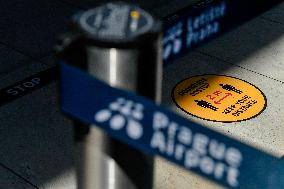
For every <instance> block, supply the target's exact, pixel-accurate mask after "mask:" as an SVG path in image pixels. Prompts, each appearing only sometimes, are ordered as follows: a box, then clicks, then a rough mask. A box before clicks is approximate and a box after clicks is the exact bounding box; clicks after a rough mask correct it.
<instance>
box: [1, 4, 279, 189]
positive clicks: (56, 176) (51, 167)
mask: <svg viewBox="0 0 284 189" xmlns="http://www.w3.org/2000/svg"><path fill="white" fill-rule="evenodd" d="M101 2H102V1H101ZM140 2H142V1H140ZM161 2H162V1H153V2H150V1H149V3H144V1H143V3H141V4H142V6H144V7H145V8H148V9H150V10H152V12H153V14H155V15H156V16H157V17H161V16H165V15H167V14H169V13H171V12H173V11H174V10H175V9H176V10H177V9H179V8H180V7H184V6H186V5H188V4H190V2H188V1H185V0H184V1H179V2H178V3H176V2H174V1H169V4H165V3H161ZM192 2H193V1H192ZM98 3H99V2H97V1H96V2H92V1H91V0H84V1H80V3H78V1H71V0H61V1H48V0H40V3H39V1H35V0H26V1H20V0H13V1H1V2H0V9H1V14H2V15H3V14H4V15H5V16H2V17H1V18H0V36H1V38H0V54H1V56H0V78H1V82H0V88H3V87H5V86H8V85H10V84H12V83H14V82H16V81H18V80H21V79H23V78H25V77H27V76H29V75H32V74H35V73H37V72H39V71H42V70H45V69H47V68H49V67H51V66H53V65H54V64H55V63H54V58H53V49H52V46H53V45H54V43H55V37H56V35H57V34H58V33H61V32H64V31H65V30H66V28H67V24H68V20H69V17H70V15H72V14H73V13H74V12H75V11H77V10H80V9H84V8H86V7H88V6H89V5H97V4H98ZM157 5H159V6H160V5H161V6H160V8H159V9H154V8H153V7H157ZM153 9H154V10H153ZM46 31H48V32H46ZM202 74H222V75H230V76H233V77H237V78H240V79H243V80H246V81H248V82H250V83H252V84H253V85H255V86H257V87H258V88H259V89H260V90H261V91H262V92H263V93H264V94H265V96H266V98H267V107H266V109H265V110H264V112H262V113H261V114H260V115H258V116H257V117H255V118H253V119H250V120H247V121H243V122H238V123H218V122H211V121H204V120H202V119H199V118H196V117H193V116H190V115H188V114H185V113H183V112H181V111H180V110H179V109H178V108H177V107H176V106H175V105H174V104H173V102H172V99H171V91H172V89H173V88H174V86H175V85H176V84H177V83H178V82H180V81H181V80H183V79H185V78H188V77H190V76H194V75H202ZM283 85H284V4H283V3H282V4H280V5H278V6H277V7H275V8H274V9H272V10H270V11H268V12H266V13H264V14H263V15H261V16H259V17H257V18H255V19H254V20H252V21H249V22H248V23H246V24H244V25H242V26H241V27H239V28H237V29H235V30H233V31H232V32H230V33H227V34H225V35H223V36H222V37H220V38H218V39H215V40H213V41H211V42H210V43H208V44H206V45H204V46H202V47H200V48H198V49H195V50H194V51H192V52H191V53H189V54H187V55H186V56H183V57H182V58H180V59H178V60H176V61H175V62H173V64H171V65H169V66H167V67H166V68H165V69H164V78H163V103H164V104H165V105H168V106H169V107H170V108H172V109H173V110H174V111H177V112H178V113H180V114H181V115H184V116H186V117H187V118H188V119H190V120H192V121H195V122H198V123H200V124H202V125H204V126H205V127H209V128H213V129H215V130H217V131H219V132H222V133H225V134H226V135H229V136H232V137H234V138H236V139H238V140H240V141H242V142H244V143H247V144H250V145H253V146H255V147H257V148H259V149H261V150H264V151H267V152H269V153H271V154H273V155H275V156H277V157H281V156H283V155H284V127H283V125H282V123H283V122H284V117H283V116H282V115H283V114H284V104H283V103H282V102H283V100H284V98H283V96H284V86H283ZM56 87H57V82H53V83H51V84H49V85H47V86H45V87H43V88H41V89H39V90H36V91H34V92H32V93H31V94H29V95H26V96H24V97H22V98H19V99H17V100H15V101H13V102H11V103H9V104H6V105H4V106H1V107H0V189H6V188H9V189H10V188H11V189H14V188H15V189H18V188H21V189H33V188H40V189H64V188H68V189H73V188H75V186H76V182H75V175H74V162H73V156H72V143H73V135H72V127H71V123H70V121H69V120H68V119H67V118H65V117H63V116H62V115H61V114H60V111H59V108H58V104H57V94H56V92H55V91H56ZM155 188H156V189H174V188H179V189H185V188H186V189H188V188H219V187H218V186H216V185H213V184H212V183H211V182H209V181H207V180H205V179H202V178H200V177H199V176H196V175H194V174H191V173H188V172H185V171H184V170H182V169H180V168H177V167H175V166H173V165H171V164H169V163H167V162H165V161H164V160H160V159H157V164H156V177H155Z"/></svg>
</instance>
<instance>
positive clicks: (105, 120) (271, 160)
mask: <svg viewBox="0 0 284 189" xmlns="http://www.w3.org/2000/svg"><path fill="white" fill-rule="evenodd" d="M61 107H62V110H63V111H64V112H65V113H66V114H68V115H70V116H71V117H73V118H75V119H78V120H80V121H82V122H84V123H88V124H94V125H95V126H98V127H100V128H102V129H103V130H105V131H106V132H107V133H108V134H109V135H110V136H112V137H114V138H117V139H119V140H121V141H122V142H124V143H126V144H129V145H131V146H133V147H135V148H137V149H139V150H141V151H143V152H145V153H148V154H151V155H159V156H162V157H164V158H165V159H167V160H169V161H171V162H174V163H176V164H178V165H180V166H182V167H184V168H185V169H188V170H191V171H193V172H195V173H197V174H200V175H202V176H205V177H207V178H209V179H211V180H213V181H215V182H217V183H219V184H221V185H224V186H227V187H230V188H250V189H252V188H258V189H259V188H283V186H284V163H283V160H279V159H277V158H275V157H273V156H270V155H268V154H266V153H263V152H261V151H258V150H256V149H254V148H252V147H250V146H247V145H244V144H242V143H241V142H238V141H237V140H234V139H231V138H229V137H227V136H225V135H222V134H220V133H218V132H216V131H213V130H210V129H208V128H205V127H203V126H200V125H198V124H196V123H194V122H191V121H189V120H187V119H185V118H183V117H180V116H178V115H176V114H174V113H172V112H171V111H169V110H167V109H166V108H164V107H162V106H157V105H155V104H154V103H153V102H151V101H150V100H148V99H146V98H144V97H141V96H137V95H135V94H133V93H130V92H127V91H123V90H119V89H116V88H112V87H110V86H108V85H107V84H105V83H103V82H101V81H99V80H97V79H96V78H95V77H93V76H90V75H88V74H87V73H84V72H83V71H82V70H80V69H77V68H75V67H73V66H70V65H68V64H66V63H64V62H61Z"/></svg>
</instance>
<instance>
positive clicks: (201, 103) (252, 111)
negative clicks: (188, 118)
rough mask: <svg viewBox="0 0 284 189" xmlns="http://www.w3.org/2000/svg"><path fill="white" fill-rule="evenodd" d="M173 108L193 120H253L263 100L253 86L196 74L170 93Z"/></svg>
mask: <svg viewBox="0 0 284 189" xmlns="http://www.w3.org/2000/svg"><path fill="white" fill-rule="evenodd" d="M172 98H173V101H174V102H175V103H176V105H177V106H178V107H179V108H180V109H182V110H183V111H185V112H186V113H188V114H191V115H193V116H195V117H198V118H201V119H205V120H210V121H216V122H238V121H244V120H248V119H251V118H253V117H256V116H257V115H259V114H260V113H261V112H263V111H264V109H265V107H266V97H265V95H264V93H263V92H262V91H260V89H258V88H257V87H256V86H254V85H252V84H250V83H248V82H246V81H244V80H241V79H238V78H235V77H231V76H225V75H199V76H193V77H190V78H187V79H184V80H182V81H181V82H179V83H178V84H177V85H176V86H175V88H174V89H173V91H172Z"/></svg>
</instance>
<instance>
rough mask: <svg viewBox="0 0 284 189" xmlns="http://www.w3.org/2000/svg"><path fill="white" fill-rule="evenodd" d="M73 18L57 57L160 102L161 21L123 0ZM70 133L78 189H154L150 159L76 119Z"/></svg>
mask: <svg viewBox="0 0 284 189" xmlns="http://www.w3.org/2000/svg"><path fill="white" fill-rule="evenodd" d="M74 20H75V26H76V30H75V31H74V33H73V34H71V35H65V36H63V37H62V40H61V44H60V45H58V47H59V48H60V53H59V58H60V60H63V61H64V62H66V63H68V64H72V65H74V66H76V67H78V68H80V69H83V70H85V71H86V72H88V73H89V74H91V75H93V76H95V77H96V78H98V79H100V80H101V81H104V82H106V83H108V84H109V85H110V86H112V87H116V88H120V89H125V90H128V91H132V92H135V93H137V94H140V95H143V96H145V97H148V98H150V99H153V100H155V101H156V102H158V101H159V99H160V96H161V95H160V92H161V80H162V60H161V57H160V54H161V53H160V51H161V44H160V43H161V23H160V22H159V21H157V20H155V19H154V18H153V17H152V16H151V15H150V14H148V13H147V12H145V11H144V10H142V9H140V8H139V7H137V6H134V5H129V4H125V3H122V2H118V3H108V4H106V5H103V6H100V7H98V8H95V9H90V10H88V11H85V12H83V13H80V14H78V15H76V16H75V18H74ZM78 92H79V91H78ZM128 106H131V104H128ZM129 108H130V109H131V107H129ZM74 132H75V149H76V152H75V153H76V163H77V168H78V188H79V189H128V188H129V189H130V188H131V189H132V188H137V189H142V188H143V189H151V188H152V185H153V158H152V157H149V156H147V155H145V154H143V153H142V152H140V151H137V150H135V149H133V148H132V147H130V146H128V145H126V144H123V143H121V142H119V141H117V140H115V139H113V138H111V137H109V136H108V135H107V134H106V133H104V132H103V131H101V130H100V129H98V128H96V127H94V126H92V125H86V124H83V123H81V122H80V121H76V120H74Z"/></svg>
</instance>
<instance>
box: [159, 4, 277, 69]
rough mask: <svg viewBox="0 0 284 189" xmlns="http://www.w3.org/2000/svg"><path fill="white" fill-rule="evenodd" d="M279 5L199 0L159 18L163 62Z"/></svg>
mask: <svg viewBox="0 0 284 189" xmlns="http://www.w3.org/2000/svg"><path fill="white" fill-rule="evenodd" d="M280 2H282V0H270V1H266V0H250V1H247V0H203V1H200V2H198V3H196V4H194V5H192V6H189V7H186V8H184V9H182V10H180V11H178V12H176V13H175V14H173V15H170V16H167V17H165V18H163V19H162V20H163V22H164V25H165V27H164V32H163V33H164V37H163V59H164V61H165V63H166V64H167V63H170V60H174V59H176V58H178V57H180V56H181V55H182V54H185V53H187V52H188V51H189V50H190V49H192V48H194V47H197V46H199V45H201V44H203V43H204V42H206V41H208V40H210V39H212V38H215V37H216V36H218V35H220V34H222V33H224V32H226V31H228V30H230V29H232V28H234V27H236V26H238V25H240V24H241V23H243V22H245V21H247V20H249V19H251V18H253V17H254V16H257V15H259V14H260V13H262V12H263V11H265V10H267V9H268V8H270V7H272V6H273V5H275V4H277V3H280Z"/></svg>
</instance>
